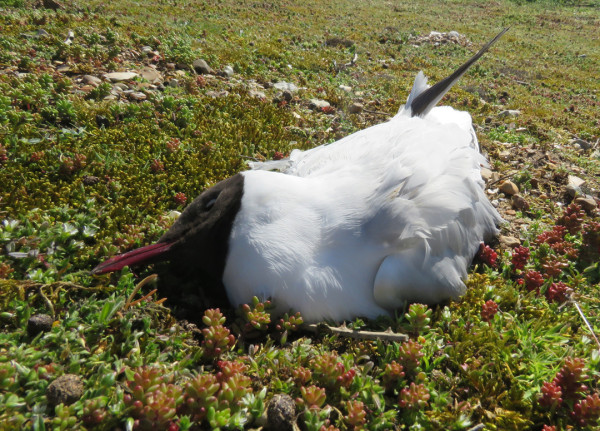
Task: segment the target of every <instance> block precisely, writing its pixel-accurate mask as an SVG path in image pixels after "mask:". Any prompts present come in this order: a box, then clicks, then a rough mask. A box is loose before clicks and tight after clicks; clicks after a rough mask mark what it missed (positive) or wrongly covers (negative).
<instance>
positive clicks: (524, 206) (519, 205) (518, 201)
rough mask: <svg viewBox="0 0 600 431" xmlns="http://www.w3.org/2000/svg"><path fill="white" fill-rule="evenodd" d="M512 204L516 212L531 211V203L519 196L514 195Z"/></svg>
mask: <svg viewBox="0 0 600 431" xmlns="http://www.w3.org/2000/svg"><path fill="white" fill-rule="evenodd" d="M510 202H511V204H512V207H513V208H514V209H516V210H520V211H527V210H528V209H529V203H528V202H527V201H526V200H525V198H524V197H523V196H521V195H519V194H516V195H513V196H512V198H511V200H510Z"/></svg>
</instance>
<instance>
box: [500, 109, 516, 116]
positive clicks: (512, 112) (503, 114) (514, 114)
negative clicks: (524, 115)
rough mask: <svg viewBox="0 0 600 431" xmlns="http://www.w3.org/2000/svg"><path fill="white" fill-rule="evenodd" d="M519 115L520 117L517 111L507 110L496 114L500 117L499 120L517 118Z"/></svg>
mask: <svg viewBox="0 0 600 431" xmlns="http://www.w3.org/2000/svg"><path fill="white" fill-rule="evenodd" d="M519 115H521V111H519V110H517V109H507V110H505V111H502V112H500V113H499V114H498V117H500V118H505V117H518V116H519Z"/></svg>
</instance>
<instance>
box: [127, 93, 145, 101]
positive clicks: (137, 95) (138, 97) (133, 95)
mask: <svg viewBox="0 0 600 431" xmlns="http://www.w3.org/2000/svg"><path fill="white" fill-rule="evenodd" d="M127 96H128V97H129V99H130V100H135V101H138V102H141V101H142V100H146V99H147V98H148V96H146V95H145V94H144V93H142V92H141V91H133V92H131V93H129V94H128V95H127Z"/></svg>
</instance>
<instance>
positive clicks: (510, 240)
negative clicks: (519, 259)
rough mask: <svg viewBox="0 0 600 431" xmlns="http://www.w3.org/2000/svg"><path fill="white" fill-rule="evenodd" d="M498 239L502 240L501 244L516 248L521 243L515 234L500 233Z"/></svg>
mask: <svg viewBox="0 0 600 431" xmlns="http://www.w3.org/2000/svg"><path fill="white" fill-rule="evenodd" d="M498 239H499V240H500V244H502V246H504V247H505V248H515V247H518V246H520V245H521V241H520V240H519V239H518V238H515V237H514V236H505V235H500V238H498Z"/></svg>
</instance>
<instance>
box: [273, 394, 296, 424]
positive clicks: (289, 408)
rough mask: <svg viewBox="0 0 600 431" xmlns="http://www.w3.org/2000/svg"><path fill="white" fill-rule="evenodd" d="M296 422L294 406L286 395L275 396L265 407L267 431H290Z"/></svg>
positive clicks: (290, 398) (292, 401)
mask: <svg viewBox="0 0 600 431" xmlns="http://www.w3.org/2000/svg"><path fill="white" fill-rule="evenodd" d="M295 422H296V404H295V403H294V400H293V399H292V397H290V396H289V395H286V394H277V395H275V396H274V397H273V398H272V399H271V401H269V405H268V406H267V423H266V426H265V430H268V431H291V430H293V429H294V424H295Z"/></svg>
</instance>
